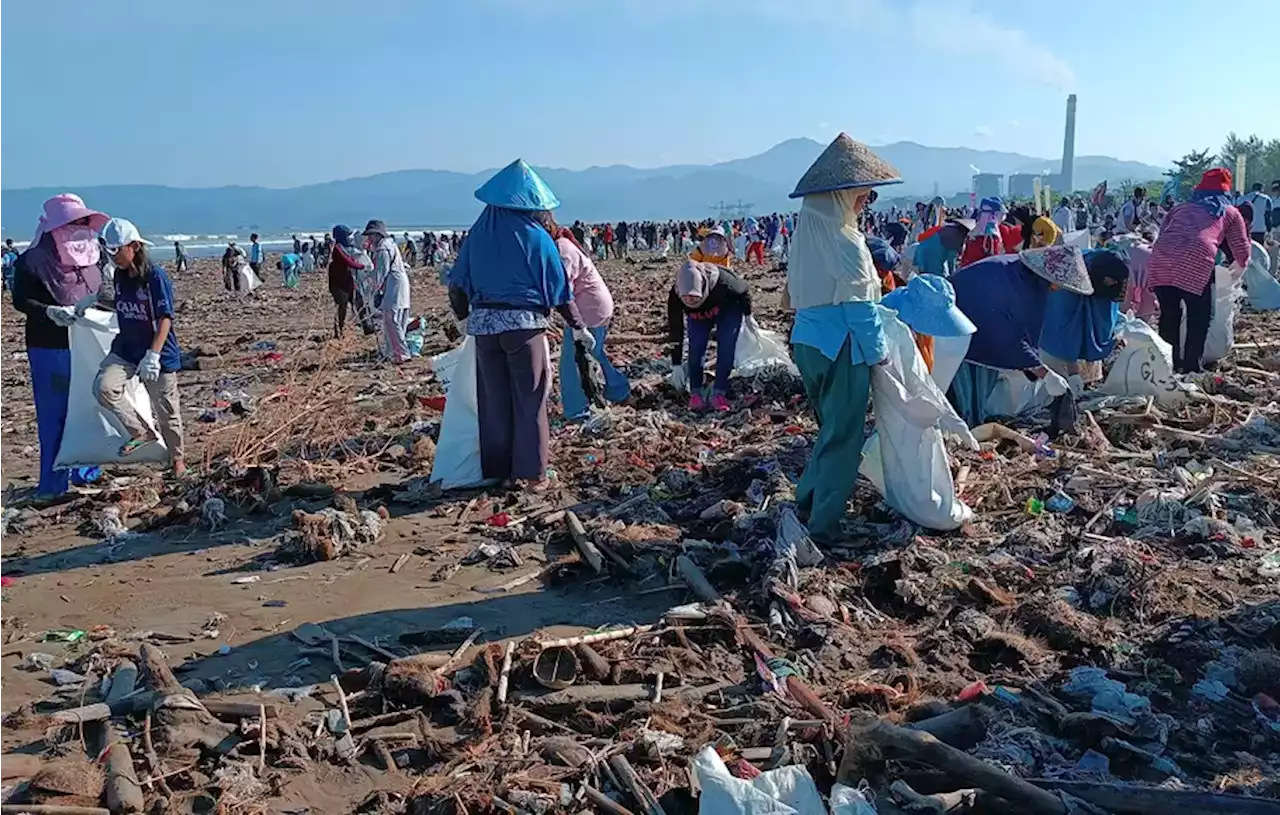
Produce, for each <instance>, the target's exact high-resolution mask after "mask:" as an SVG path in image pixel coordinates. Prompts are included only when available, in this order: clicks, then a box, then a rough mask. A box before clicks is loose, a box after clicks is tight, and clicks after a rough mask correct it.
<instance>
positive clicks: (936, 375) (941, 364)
mask: <svg viewBox="0 0 1280 815" xmlns="http://www.w3.org/2000/svg"><path fill="white" fill-rule="evenodd" d="M971 342H973V335H969V336H967V337H934V338H933V381H934V383H935V384H936V385H937V386H938V390H940V391H942V392H943V393H946V392H947V389H948V388H950V387H951V380H953V379H955V378H956V373H957V372H958V371H959V370H960V364H961V363H962V362H964V355H965V354H967V353H969V343H971Z"/></svg>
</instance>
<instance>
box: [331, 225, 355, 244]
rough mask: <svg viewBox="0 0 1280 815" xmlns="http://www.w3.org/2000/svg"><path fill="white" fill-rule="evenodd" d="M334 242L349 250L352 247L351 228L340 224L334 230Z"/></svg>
mask: <svg viewBox="0 0 1280 815" xmlns="http://www.w3.org/2000/svg"><path fill="white" fill-rule="evenodd" d="M333 242H334V243H336V244H338V245H339V246H342V247H345V248H347V249H350V248H352V247H351V227H349V226H347V225H346V224H338V225H337V226H335V227H334V228H333Z"/></svg>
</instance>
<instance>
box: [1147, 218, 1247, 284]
mask: <svg viewBox="0 0 1280 815" xmlns="http://www.w3.org/2000/svg"><path fill="white" fill-rule="evenodd" d="M1224 239H1225V240H1226V242H1227V246H1229V247H1230V248H1231V254H1232V255H1234V256H1235V257H1236V260H1237V261H1239V262H1240V264H1241V265H1245V264H1247V263H1248V262H1249V249H1250V246H1249V231H1248V230H1247V229H1246V228H1245V225H1244V217H1243V216H1241V214H1240V210H1238V209H1236V208H1235V207H1231V206H1229V207H1227V211H1226V213H1225V214H1224V215H1223V216H1222V217H1221V218H1215V217H1213V216H1212V215H1210V214H1209V212H1208V210H1206V209H1205V208H1204V207H1202V206H1200V205H1199V204H1196V203H1193V202H1188V203H1184V204H1178V205H1177V206H1176V207H1174V208H1173V209H1171V210H1169V214H1168V215H1166V216H1165V218H1164V225H1163V226H1162V227H1161V228H1160V237H1158V238H1157V239H1156V243H1155V246H1153V247H1152V248H1151V261H1150V262H1149V263H1148V264H1147V287H1148V288H1150V289H1151V290H1153V291H1154V290H1155V288H1156V287H1157V286H1173V287H1175V288H1179V289H1182V290H1183V291H1185V292H1189V293H1191V294H1199V293H1200V292H1202V291H1204V290H1205V286H1208V285H1209V281H1210V280H1212V279H1213V269H1214V265H1215V262H1216V261H1217V258H1218V246H1219V245H1220V244H1221V243H1222V242H1223V240H1224Z"/></svg>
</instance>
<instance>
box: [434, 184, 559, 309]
mask: <svg viewBox="0 0 1280 815" xmlns="http://www.w3.org/2000/svg"><path fill="white" fill-rule="evenodd" d="M504 172H505V171H504ZM482 189H483V188H482ZM449 285H450V286H456V287H457V288H459V289H461V290H462V291H463V292H465V293H466V295H467V300H468V301H470V303H471V305H472V306H473V307H477V306H478V307H482V308H483V307H506V308H525V309H533V310H536V311H542V312H546V311H549V310H551V309H553V308H555V307H556V306H563V305H565V304H566V303H568V302H569V301H571V300H572V299H573V293H572V291H570V289H569V280H568V277H567V276H566V275H565V271H564V263H563V262H562V261H561V260H560V250H559V249H558V248H557V247H556V242H555V241H554V240H553V239H552V237H551V234H550V233H549V232H547V230H546V228H545V227H543V226H542V224H540V223H538V221H537V220H536V219H535V218H534V217H533V215H532V214H530V213H528V212H522V211H519V210H516V209H507V208H504V207H498V206H487V207H485V208H484V212H481V213H480V217H479V218H477V219H476V222H475V224H473V225H472V227H471V231H470V232H468V233H467V239H466V241H464V242H463V244H462V249H461V250H459V252H458V260H457V262H456V263H454V264H453V269H452V271H450V273H449Z"/></svg>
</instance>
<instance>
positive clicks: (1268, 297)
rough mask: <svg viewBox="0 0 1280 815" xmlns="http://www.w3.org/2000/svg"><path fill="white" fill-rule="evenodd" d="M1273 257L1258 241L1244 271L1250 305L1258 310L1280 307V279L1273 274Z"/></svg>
mask: <svg viewBox="0 0 1280 815" xmlns="http://www.w3.org/2000/svg"><path fill="white" fill-rule="evenodd" d="M1270 268H1271V258H1270V256H1268V255H1267V250H1266V249H1264V248H1263V246H1262V244H1260V243H1258V242H1257V241H1254V242H1253V251H1252V252H1251V253H1250V255H1249V267H1248V268H1247V269H1245V272H1244V288H1245V291H1246V292H1248V295H1249V306H1250V307H1251V308H1253V309H1254V310H1256V311H1275V310H1276V309H1280V281H1278V280H1276V279H1275V278H1274V277H1272V276H1271V272H1270V271H1269V269H1270Z"/></svg>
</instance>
